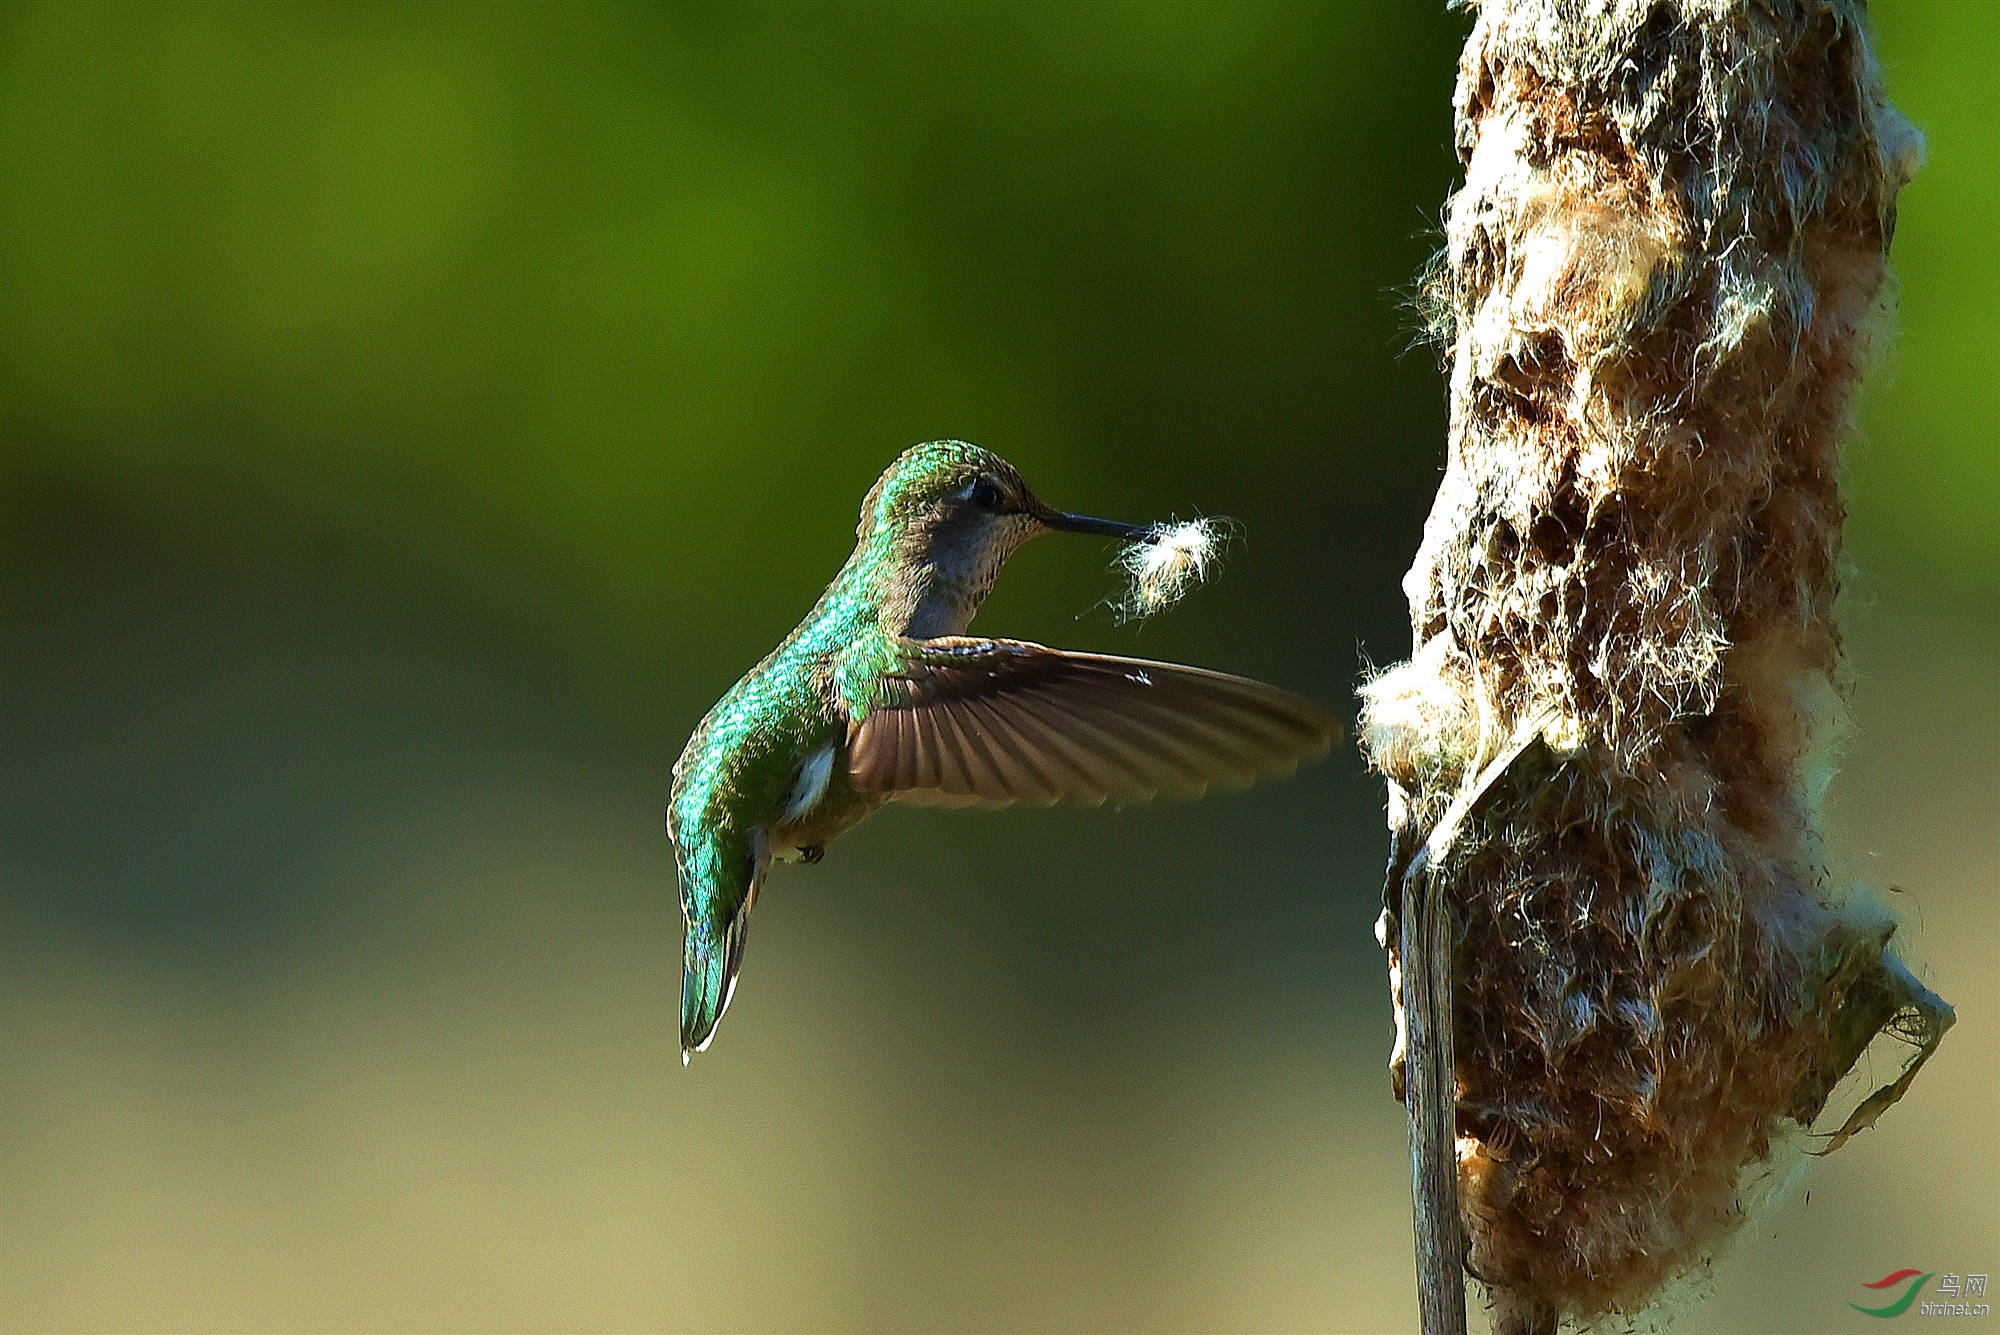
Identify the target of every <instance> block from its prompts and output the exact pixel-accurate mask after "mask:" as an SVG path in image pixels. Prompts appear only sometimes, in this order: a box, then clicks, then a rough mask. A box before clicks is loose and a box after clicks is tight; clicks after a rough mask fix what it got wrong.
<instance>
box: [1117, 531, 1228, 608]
mask: <svg viewBox="0 0 2000 1335" xmlns="http://www.w3.org/2000/svg"><path fill="white" fill-rule="evenodd" d="M1227 536H1228V527H1227V522H1226V521H1224V520H1217V519H1189V520H1182V521H1177V522H1174V523H1168V524H1155V525H1154V526H1153V529H1152V531H1151V532H1150V533H1148V534H1147V535H1146V536H1145V537H1144V538H1141V539H1140V540H1139V541H1137V542H1134V543H1130V544H1128V545H1127V546H1126V548H1125V550H1124V551H1122V552H1120V553H1119V554H1118V564H1119V566H1120V567H1122V568H1123V569H1124V571H1125V574H1126V576H1127V578H1128V579H1129V580H1130V581H1131V587H1130V588H1129V589H1128V590H1127V591H1126V594H1125V597H1124V598H1123V599H1121V600H1120V601H1119V602H1117V603H1116V604H1115V605H1114V607H1115V610H1116V611H1117V613H1118V619H1119V620H1121V621H1135V620H1138V619H1140V618H1142V617H1149V616H1152V615H1153V614H1154V613H1156V612H1160V611H1164V610H1165V609H1167V608H1169V607H1171V606H1173V605H1174V604H1175V603H1177V602H1179V601H1180V600H1181V597H1182V595H1184V594H1185V593H1186V592H1187V591H1188V590H1189V589H1191V588H1193V587H1194V586H1195V585H1196V584H1199V583H1200V582H1201V581H1202V580H1204V579H1206V578H1207V577H1208V570H1209V566H1210V565H1211V564H1212V563H1213V562H1214V561H1215V560H1216V558H1217V555H1218V549H1219V548H1220V546H1221V545H1222V541H1223V539H1224V538H1225V537H1227Z"/></svg>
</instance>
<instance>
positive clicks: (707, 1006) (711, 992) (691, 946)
mask: <svg viewBox="0 0 2000 1335" xmlns="http://www.w3.org/2000/svg"><path fill="white" fill-rule="evenodd" d="M748 909H749V904H748V902H747V901H746V902H745V904H744V907H743V911H741V912H738V913H737V914H736V915H735V916H734V917H733V918H731V919H730V920H729V921H728V922H727V923H726V924H724V925H723V926H722V929H721V930H720V931H719V932H718V931H717V930H716V925H715V924H713V923H707V922H701V923H689V924H688V931H687V945H686V948H685V951H684V956H683V959H682V966H681V967H682V974H681V1064H682V1065H683V1066H685V1065H686V1064H687V1062H688V1059H689V1058H690V1057H692V1056H693V1055H694V1054H695V1053H697V1052H702V1051H705V1050H706V1049H707V1048H708V1045H709V1041H710V1040H711V1039H713V1038H714V1037H715V1026H716V1025H717V1024H719V1023H721V1021H722V1017H723V1014H724V1013H725V1012H726V1011H728V1009H729V1003H730V1001H731V999H732V998H734V997H735V995H736V975H737V972H738V971H739V970H741V969H742V967H743V942H744V939H745V938H746V936H747V935H748V928H749V918H750V914H749V912H748Z"/></svg>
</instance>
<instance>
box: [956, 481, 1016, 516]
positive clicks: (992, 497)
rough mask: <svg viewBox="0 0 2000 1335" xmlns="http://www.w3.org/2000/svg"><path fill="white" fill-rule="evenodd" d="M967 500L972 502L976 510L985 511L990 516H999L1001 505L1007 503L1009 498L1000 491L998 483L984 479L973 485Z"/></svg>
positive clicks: (966, 496)
mask: <svg viewBox="0 0 2000 1335" xmlns="http://www.w3.org/2000/svg"><path fill="white" fill-rule="evenodd" d="M965 499H966V500H968V501H970V502H971V503H972V504H973V506H974V508H976V509H980V510H985V511H987V512H988V513H989V514H998V513H999V511H1000V507H1001V505H1002V504H1004V503H1005V502H1006V499H1007V497H1006V494H1005V493H1004V492H1002V491H1001V490H1000V486H999V484H998V483H996V482H994V481H993V480H992V479H991V478H984V477H982V478H980V479H979V480H978V481H977V482H975V483H973V484H972V490H970V491H968V492H967V493H966V494H965Z"/></svg>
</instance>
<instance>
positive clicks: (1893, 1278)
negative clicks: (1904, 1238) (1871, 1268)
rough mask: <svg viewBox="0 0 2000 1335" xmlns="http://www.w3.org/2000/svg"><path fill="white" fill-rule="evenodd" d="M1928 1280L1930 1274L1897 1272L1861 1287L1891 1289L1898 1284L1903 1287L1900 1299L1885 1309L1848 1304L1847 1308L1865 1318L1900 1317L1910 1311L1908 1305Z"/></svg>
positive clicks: (1913, 1300) (1908, 1271)
mask: <svg viewBox="0 0 2000 1335" xmlns="http://www.w3.org/2000/svg"><path fill="white" fill-rule="evenodd" d="M1933 1273H1934V1272H1933ZM1929 1278H1930V1274H1925V1273H1920V1272H1918V1271H1915V1270H1898V1271H1897V1272H1896V1273H1895V1274H1893V1275H1884V1276H1882V1278H1880V1279H1878V1280H1876V1281H1875V1282H1874V1283H1873V1284H1863V1285H1862V1286H1861V1287H1862V1288H1864V1289H1893V1288H1895V1287H1896V1286H1897V1285H1898V1284H1901V1285H1902V1286H1903V1293H1902V1296H1901V1297H1899V1298H1897V1299H1896V1300H1895V1301H1894V1302H1892V1303H1890V1304H1888V1305H1887V1306H1885V1307H1863V1306H1862V1305H1861V1304H1860V1303H1849V1304H1848V1306H1849V1307H1852V1308H1853V1309H1854V1310H1855V1311H1857V1312H1860V1313H1863V1314H1864V1315H1867V1316H1901V1315H1902V1314H1903V1313H1905V1312H1907V1311H1909V1310H1910V1304H1911V1303H1913V1302H1915V1301H1916V1300H1917V1290H1918V1289H1921V1288H1922V1287H1923V1286H1924V1281H1925V1280H1927V1279H1929Z"/></svg>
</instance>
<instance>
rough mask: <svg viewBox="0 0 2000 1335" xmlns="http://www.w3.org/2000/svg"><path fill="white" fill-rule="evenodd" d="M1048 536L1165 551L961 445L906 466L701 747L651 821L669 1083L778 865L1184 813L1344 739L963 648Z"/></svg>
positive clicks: (710, 722) (1150, 678)
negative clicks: (867, 828) (1112, 817)
mask: <svg viewBox="0 0 2000 1335" xmlns="http://www.w3.org/2000/svg"><path fill="white" fill-rule="evenodd" d="M1050 530H1060V531H1063V532H1067V533H1088V534H1096V535H1100V536H1104V537H1115V538H1124V539H1127V540H1128V541H1148V540H1151V539H1152V538H1153V537H1155V536H1157V535H1158V534H1159V533H1161V532H1163V531H1164V530H1158V529H1154V528H1150V527H1147V526H1143V525H1136V524H1121V523H1117V522H1114V521H1112V520H1108V519H1092V518H1089V517H1087V516H1084V515H1073V514H1064V513H1062V512H1061V511H1058V510H1055V509H1053V508H1051V507H1050V506H1048V505H1046V504H1045V503H1043V502H1042V500H1041V499H1040V498H1039V497H1037V496H1036V495H1035V494H1034V492H1032V491H1030V490H1029V489H1028V485H1027V483H1025V482H1023V481H1022V480H1021V475H1020V474H1019V473H1018V472H1017V471H1015V469H1014V466H1013V465H1012V464H1009V463H1008V462H1007V461H1006V460H1004V459H1002V458H1000V457H999V456H998V455H996V454H993V453H992V452H990V451H988V450H983V449H981V448H979V447H978V446H976V445H969V444H966V443H965V442H963V441H956V440H942V441H932V442H930V443H929V444H925V445H918V446H915V447H914V448H912V449H910V450H907V451H905V452H904V454H903V455H902V456H901V457H900V458H898V459H897V460H896V462H894V463H893V464H891V465H889V468H888V471H887V472H885V473H883V474H882V476H881V478H880V479H879V480H878V481H877V482H876V483H875V486H874V488H873V489H872V490H871V491H869V493H868V497H867V499H866V500H864V501H863V502H862V503H861V524H860V527H859V529H858V530H857V540H856V542H855V545H854V555H852V556H850V557H849V558H848V559H847V564H846V565H845V566H843V567H841V571H840V573H839V574H838V575H836V576H835V577H834V580H833V583H832V584H830V585H828V586H827V589H826V592H825V593H824V594H823V595H821V597H820V600H819V602H818V603H817V604H816V605H815V606H814V607H813V609H812V611H811V612H809V613H808V614H807V615H806V619H805V620H804V621H802V622H800V623H799V625H798V629H796V630H794V631H793V632H792V633H791V634H790V635H789V636H787V637H786V638H785V641H784V643H783V644H780V645H779V646H778V647H777V648H776V649H774V650H772V651H771V653H770V655H769V656H768V657H767V658H765V659H764V661H763V662H761V663H759V664H758V665H757V666H756V667H754V668H752V669H751V670H750V672H749V674H748V675H746V676H745V677H744V678H743V680H741V681H739V682H737V683H736V685H734V686H733V687H731V688H730V690H729V693H728V694H727V695H725V696H723V697H722V699H721V700H720V701H719V702H718V703H717V704H716V706H715V708H713V709H711V710H709V712H708V716H707V717H706V718H704V719H702V721H701V723H700V725H699V726H698V727H696V728H695V730H694V735H693V736H692V737H690V738H689V739H688V744H687V749H686V750H685V751H683V752H682V753H681V758H680V760H679V761H678V762H677V763H676V764H675V765H674V787H673V799H672V802H671V804H670V805H669V806H668V808H667V831H668V833H669V834H671V835H672V836H673V841H674V847H675V852H676V854H677V857H678V861H679V865H680V882H681V911H682V912H683V914H685V915H686V918H687V939H686V946H685V955H684V961H683V962H684V967H685V970H686V972H685V974H684V975H683V979H682V984H681V1060H682V1061H683V1062H685V1061H686V1060H687V1059H688V1057H689V1056H690V1055H691V1054H692V1053H695V1052H699V1051H701V1050H702V1049H704V1048H706V1047H707V1046H708V1044H709V1040H710V1039H711V1038H713V1037H714V1034H715V1026H716V1022H717V1021H718V1020H720V1019H721V1018H722V1013H723V1012H724V1011H725V1010H727V1009H728V1008H729V1002H730V999H731V997H732V996H733V995H734V993H735V990H736V976H737V971H738V970H739V969H740V968H741V967H742V964H743V941H744V930H745V926H746V924H747V923H748V921H749V917H750V911H751V909H752V908H753V907H755V905H756V903H757V892H758V889H759V888H760V887H761V886H762V884H763V881H764V874H765V872H766V871H767V870H768V869H769V868H770V865H771V862H772V860H773V859H782V860H786V861H797V862H817V861H818V860H819V858H820V855H821V853H822V852H824V851H825V848H826V845H827V843H828V841H830V840H831V839H833V838H834V836H836V835H838V834H840V833H841V832H842V831H844V830H847V829H849V828H851V827H852V826H853V825H855V824H856V823H858V822H860V821H862V820H865V819H866V818H867V817H868V816H870V815H871V814H873V813H874V812H875V811H876V809H877V808H879V807H881V806H882V804H883V803H885V802H888V801H890V800H892V799H894V800H899V801H905V802H920V803H928V804H934V805H945V806H1008V805H1011V804H1014V803H1024V804H1027V805H1032V806H1049V805H1051V804H1053V803H1056V802H1078V803H1085V804H1089V805H1097V804H1100V803H1103V802H1106V801H1112V802H1138V801H1145V800H1147V799H1149V798H1151V797H1154V796H1156V795H1159V794H1163V793H1164V794H1173V795H1178V796H1187V797H1193V796H1199V795H1200V794H1201V793H1203V792H1204V791H1206V790H1207V789H1209V788H1211V787H1240V786H1243V785H1246V784H1248V783H1250V782H1251V781H1252V780H1253V779H1255V778H1257V777H1259V776H1261V775H1268V774H1280V773H1290V772H1291V771H1292V770H1293V769H1295V768H1297V766H1298V765H1299V763H1300V762H1301V761H1303V760H1308V759H1311V758H1313V757H1315V756H1319V755H1323V754H1325V752H1326V750H1327V749H1328V747H1330V746H1331V745H1332V744H1333V742H1334V741H1335V740H1336V739H1337V738H1338V737H1339V735H1340V727H1339V725H1338V723H1336V722H1335V720H1334V718H1333V716H1332V715H1331V714H1329V713H1327V712H1326V711H1325V710H1323V709H1321V708H1320V707H1319V706H1318V705H1315V704H1313V703H1311V702H1310V701H1307V700H1304V699H1301V698H1300V697H1299V696H1296V695H1293V694H1292V693H1291V692H1290V691H1284V690H1280V689H1278V688H1277V687H1275V686H1267V685H1265V684H1263V683H1262V682H1256V681H1249V680H1247V679H1245V678H1242V677H1232V676H1227V675H1225V674H1223V673H1220V672H1209V671H1205V670H1203V669H1201V668H1192V667H1181V666H1178V665H1175V664H1170V663H1152V662H1146V661H1143V660H1140V659H1135V658H1113V657H1109V656H1106V655H1102V654H1083V653H1068V652H1065V651H1063V650H1060V649H1047V648H1043V647H1042V646H1041V645H1038V644H1029V643H1027V642H1025V641H1022V640H994V639H981V638H970V637H967V636H966V635H965V634H964V631H965V628H966V626H967V625H968V624H969V623H970V622H971V620H972V616H973V613H974V612H976V611H978V610H979V604H980V603H981V602H983V601H984V600H985V598H986V594H987V592H988V590H990V589H991V588H992V587H993V580H994V577H995V576H997V575H998V574H999V573H1000V567H1001V566H1002V565H1004V564H1005V563H1006V561H1007V558H1008V557H1010V556H1012V555H1013V554H1014V552H1015V550H1016V549H1018V548H1019V547H1020V546H1021V544H1022V543H1024V542H1026V541H1027V540H1028V539H1030V538H1032V537H1034V536H1036V535H1037V534H1039V533H1045V532H1048V531H1050Z"/></svg>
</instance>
